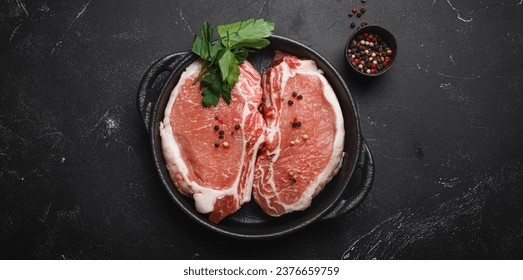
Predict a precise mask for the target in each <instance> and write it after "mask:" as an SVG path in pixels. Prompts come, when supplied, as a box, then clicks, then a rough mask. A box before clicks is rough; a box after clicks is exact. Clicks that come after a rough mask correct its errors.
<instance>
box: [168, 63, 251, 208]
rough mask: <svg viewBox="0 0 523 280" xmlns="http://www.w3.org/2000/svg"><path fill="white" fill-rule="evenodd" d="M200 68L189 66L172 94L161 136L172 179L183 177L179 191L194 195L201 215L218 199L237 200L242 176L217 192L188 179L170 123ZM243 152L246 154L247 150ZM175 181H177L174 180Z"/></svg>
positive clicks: (198, 64)
mask: <svg viewBox="0 0 523 280" xmlns="http://www.w3.org/2000/svg"><path fill="white" fill-rule="evenodd" d="M200 68H201V62H200V61H195V62H194V63H192V64H191V65H189V66H188V67H187V68H186V69H185V71H184V72H183V73H182V75H181V76H180V80H179V81H178V84H177V85H176V86H175V87H174V89H173V91H172V92H171V96H170V98H169V102H168V103H167V106H166V108H165V113H164V119H163V122H160V136H161V139H162V151H163V155H164V157H165V162H166V166H167V169H168V170H169V173H170V174H171V177H174V176H176V174H179V175H180V176H181V177H182V182H179V181H178V183H179V184H181V185H179V186H178V190H179V191H180V192H181V193H183V194H185V195H190V194H191V193H192V194H193V199H194V202H195V207H196V210H197V211H198V212H200V213H203V214H206V213H209V212H211V211H212V210H213V209H214V204H215V202H216V200H217V199H219V198H222V197H224V196H227V195H233V196H234V197H235V198H238V193H237V190H238V184H239V181H240V180H239V177H240V175H239V174H238V175H237V178H236V180H235V182H234V186H232V187H230V188H227V189H225V190H215V189H212V188H208V187H204V186H201V185H199V184H198V183H196V182H194V181H191V180H189V178H188V173H189V170H188V168H187V165H186V164H185V162H184V161H183V159H182V157H181V152H180V147H179V145H178V143H177V142H176V140H175V139H174V135H173V133H172V127H171V123H170V115H171V111H172V107H173V105H174V102H175V101H176V98H177V97H178V95H179V93H180V89H181V87H182V85H183V84H184V83H185V80H187V79H188V78H190V77H191V76H192V75H193V74H194V73H198V72H199V71H200ZM243 118H245V116H243ZM243 152H245V148H244V151H243ZM242 155H243V154H242ZM242 161H243V158H242ZM242 164H243V163H242ZM240 170H241V169H240ZM173 181H175V179H174V178H173ZM249 199H250V197H249Z"/></svg>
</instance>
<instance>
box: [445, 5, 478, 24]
mask: <svg viewBox="0 0 523 280" xmlns="http://www.w3.org/2000/svg"><path fill="white" fill-rule="evenodd" d="M447 3H449V6H450V7H451V8H452V10H454V11H455V12H456V14H457V15H458V19H459V20H461V21H463V22H466V23H469V22H471V21H472V20H473V18H472V17H470V19H464V18H462V17H461V14H460V13H459V10H458V9H456V8H455V7H454V6H453V5H452V3H450V0H447Z"/></svg>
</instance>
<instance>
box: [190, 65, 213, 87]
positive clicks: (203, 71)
mask: <svg viewBox="0 0 523 280" xmlns="http://www.w3.org/2000/svg"><path fill="white" fill-rule="evenodd" d="M210 68H211V65H210V64H207V61H206V62H204V63H203V66H202V70H200V73H199V74H198V76H197V77H196V79H194V81H193V82H192V85H193V86H194V85H195V84H196V82H198V81H199V80H200V79H201V78H202V77H203V75H205V74H206V73H207V72H209V70H210Z"/></svg>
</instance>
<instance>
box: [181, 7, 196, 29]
mask: <svg viewBox="0 0 523 280" xmlns="http://www.w3.org/2000/svg"><path fill="white" fill-rule="evenodd" d="M178 14H179V15H180V19H181V20H182V21H183V23H184V24H185V26H186V27H187V29H189V31H190V32H191V33H193V34H194V32H193V31H192V29H191V26H190V25H189V23H188V22H187V20H185V17H184V16H183V10H182V9H178Z"/></svg>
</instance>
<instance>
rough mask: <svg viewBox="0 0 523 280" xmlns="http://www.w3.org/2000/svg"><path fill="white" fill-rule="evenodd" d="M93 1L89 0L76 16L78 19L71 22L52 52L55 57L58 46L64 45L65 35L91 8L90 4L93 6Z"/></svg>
mask: <svg viewBox="0 0 523 280" xmlns="http://www.w3.org/2000/svg"><path fill="white" fill-rule="evenodd" d="M91 1H92V0H89V1H87V3H85V5H84V6H83V7H82V10H80V12H79V13H78V15H76V17H75V18H74V19H73V21H71V23H70V24H69V26H68V27H67V28H66V29H65V31H64V33H63V34H62V36H60V40H59V41H58V43H56V44H55V47H54V48H53V49H52V50H51V55H53V54H54V53H55V52H56V48H58V46H59V45H60V44H61V43H62V41H63V40H64V36H65V34H66V33H67V31H69V29H71V27H73V24H74V23H75V21H76V20H77V19H78V18H79V17H80V16H81V15H83V14H84V13H85V10H86V9H87V6H89V4H91Z"/></svg>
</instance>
